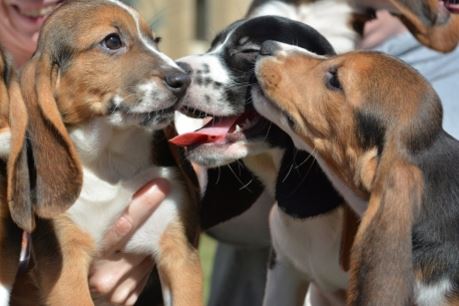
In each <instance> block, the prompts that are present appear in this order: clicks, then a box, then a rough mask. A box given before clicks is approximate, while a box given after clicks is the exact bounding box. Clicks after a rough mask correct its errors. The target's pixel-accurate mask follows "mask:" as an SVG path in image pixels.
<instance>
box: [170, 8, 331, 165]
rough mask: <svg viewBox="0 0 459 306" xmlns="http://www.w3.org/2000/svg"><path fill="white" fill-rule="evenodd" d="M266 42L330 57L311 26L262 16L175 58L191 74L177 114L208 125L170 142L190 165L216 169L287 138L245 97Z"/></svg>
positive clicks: (324, 41) (236, 26) (326, 45)
mask: <svg viewBox="0 0 459 306" xmlns="http://www.w3.org/2000/svg"><path fill="white" fill-rule="evenodd" d="M268 39H273V40H277V41H282V42H287V43H291V44H295V45H298V46H300V47H302V48H306V49H308V50H311V51H313V52H315V53H318V54H334V51H333V48H332V47H331V46H330V44H329V43H328V42H327V40H326V39H325V38H324V37H323V36H321V35H320V34H319V33H318V32H317V31H315V30H314V29H312V28H311V27H309V26H307V25H305V24H302V23H299V22H295V21H291V20H289V19H286V18H282V17H273V16H264V17H258V18H253V19H249V20H245V21H238V22H235V23H233V24H232V25H230V26H229V27H228V28H227V29H225V30H224V31H223V32H221V33H220V34H219V35H217V37H216V38H215V39H214V41H213V42H212V46H211V48H210V50H209V51H208V52H207V53H205V54H201V55H193V56H188V57H185V58H182V59H180V62H182V63H183V64H184V65H187V66H188V69H189V71H191V74H192V81H191V85H190V87H189V89H188V91H187V93H186V95H185V96H184V97H183V99H182V102H181V108H180V110H181V111H182V112H183V113H185V114H187V115H189V116H192V117H207V118H208V119H207V120H210V122H208V123H207V125H206V126H205V127H204V128H201V129H198V130H197V131H195V132H192V133H185V134H184V135H182V136H181V137H179V138H176V139H174V140H173V142H174V143H176V144H179V145H184V146H187V147H188V150H187V152H188V158H189V159H190V160H192V161H195V162H197V163H200V164H202V165H203V166H206V167H215V166H220V165H223V164H227V163H229V162H232V161H234V160H237V159H240V158H244V157H246V156H247V155H250V154H256V153H260V152H261V151H264V150H266V149H269V148H270V147H272V146H273V145H279V144H282V143H283V142H284V141H285V139H288V138H287V137H284V136H283V133H281V132H280V131H279V130H278V129H277V128H275V127H272V126H271V124H270V123H269V122H268V121H266V120H264V119H262V118H261V117H260V116H259V115H258V114H257V112H256V111H255V110H254V108H253V106H252V101H251V98H250V87H251V85H252V84H253V83H254V82H255V79H254V70H253V69H254V65H255V60H256V58H257V56H258V54H259V51H260V46H261V44H262V42H263V41H265V40H268ZM178 123H180V121H179V122H178ZM176 124H177V123H176ZM178 129H179V133H180V132H181V131H180V127H179V128H178Z"/></svg>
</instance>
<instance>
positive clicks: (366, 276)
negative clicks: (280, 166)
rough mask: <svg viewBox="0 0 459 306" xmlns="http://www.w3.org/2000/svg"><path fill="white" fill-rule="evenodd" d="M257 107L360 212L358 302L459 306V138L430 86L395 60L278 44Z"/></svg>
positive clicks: (266, 52) (264, 63) (353, 278)
mask: <svg viewBox="0 0 459 306" xmlns="http://www.w3.org/2000/svg"><path fill="white" fill-rule="evenodd" d="M261 55H262V56H261V57H260V58H259V59H258V61H257V64H256V68H255V74H256V76H257V80H258V82H259V86H254V88H253V89H252V98H253V101H254V106H255V108H256V109H257V110H258V111H259V112H260V113H261V114H262V115H264V116H266V117H267V118H269V119H270V120H272V121H273V122H274V123H276V124H277V125H278V126H279V127H281V128H282V130H284V131H285V132H286V133H287V134H288V135H289V136H290V137H291V138H292V140H293V141H294V143H295V145H296V146H297V147H298V148H300V149H304V150H307V151H308V152H311V153H313V154H314V156H315V157H316V158H317V161H318V163H319V164H320V166H321V167H322V169H323V170H324V172H325V173H326V174H327V176H328V177H329V178H330V180H331V181H332V182H333V184H334V186H335V187H336V188H337V189H338V190H339V191H340V192H341V194H342V195H343V196H344V197H345V198H346V200H347V202H348V203H349V204H350V205H354V209H356V210H359V209H360V207H356V206H355V202H353V201H352V197H353V198H360V199H362V201H365V202H366V201H368V208H367V209H366V211H362V222H361V225H360V227H359V229H358V233H357V235H356V240H355V243H354V246H353V250H352V258H351V259H352V260H351V274H350V289H349V294H348V302H347V303H348V305H413V304H414V305H419V306H434V305H458V303H459V291H458V288H459V286H458V285H459V284H458V279H459V278H458V275H459V274H458V273H459V272H458V271H459V266H458V262H459V261H458V259H459V258H458V256H457V254H459V252H458V251H459V234H458V232H459V229H458V224H459V212H458V210H457V208H456V207H457V205H458V204H459V200H458V199H459V197H458V196H459V178H458V176H457V173H458V171H459V166H458V163H457V160H458V159H459V142H458V141H457V140H455V139H453V138H452V137H451V136H449V135H448V134H447V133H446V132H445V131H444V130H443V129H442V127H441V126H442V125H441V123H442V108H441V104H440V101H439V98H438V96H437V94H436V93H435V91H434V90H433V89H432V87H431V86H430V84H429V83H428V82H427V81H426V80H425V79H424V78H423V77H422V76H420V75H419V74H418V73H417V72H416V71H415V70H414V69H412V68H411V67H409V66H408V65H406V64H404V63H402V62H401V61H399V60H397V59H395V58H392V57H389V56H387V55H383V54H379V53H371V52H351V53H347V54H344V55H342V56H331V57H323V56H319V55H316V54H313V53H311V52H308V51H306V50H304V49H300V48H297V47H294V46H290V45H285V44H280V43H277V42H273V41H267V42H265V43H264V44H263V46H262V48H261Z"/></svg>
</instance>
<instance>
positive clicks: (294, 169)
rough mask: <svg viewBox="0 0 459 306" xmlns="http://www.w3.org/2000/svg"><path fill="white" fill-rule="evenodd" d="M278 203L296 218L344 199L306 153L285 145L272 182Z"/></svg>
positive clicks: (322, 210) (332, 207) (336, 203)
mask: <svg viewBox="0 0 459 306" xmlns="http://www.w3.org/2000/svg"><path fill="white" fill-rule="evenodd" d="M276 200H277V204H278V205H279V207H280V208H281V209H282V210H283V211H284V212H286V213H287V214H289V215H290V216H293V217H297V218H308V217H313V216H317V215H319V214H322V213H326V212H328V211H330V210H331V209H334V208H336V207H338V206H339V205H341V204H343V203H344V200H343V198H342V197H341V196H340V195H339V194H338V192H336V190H335V188H334V187H333V186H332V184H331V183H330V181H329V180H328V178H327V177H326V175H325V174H324V173H323V171H322V169H321V168H320V166H319V165H318V163H317V162H316V160H315V159H314V157H312V156H311V155H310V154H309V153H306V152H305V151H300V150H297V149H295V148H293V146H289V148H288V149H286V151H285V153H284V156H283V158H282V164H281V167H280V170H279V174H278V177H277V182H276Z"/></svg>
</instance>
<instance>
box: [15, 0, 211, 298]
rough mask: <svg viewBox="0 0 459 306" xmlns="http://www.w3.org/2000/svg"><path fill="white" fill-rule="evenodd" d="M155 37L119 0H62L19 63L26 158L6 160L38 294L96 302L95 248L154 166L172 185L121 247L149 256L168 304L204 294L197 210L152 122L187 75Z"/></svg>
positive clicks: (159, 121) (164, 114) (161, 120)
mask: <svg viewBox="0 0 459 306" xmlns="http://www.w3.org/2000/svg"><path fill="white" fill-rule="evenodd" d="M156 40H157V39H156V38H155V37H154V36H153V35H152V34H151V32H150V30H149V28H148V26H147V24H146V23H145V22H144V21H142V20H141V19H140V17H139V15H138V13H137V12H135V11H134V10H132V9H131V8H129V7H127V6H125V5H124V4H122V3H121V2H118V1H109V0H96V1H89V0H86V1H84V0H82V1H69V2H67V3H66V4H64V5H62V6H61V7H60V8H59V9H58V10H56V11H55V13H53V14H52V15H51V16H50V17H49V19H48V20H47V22H46V23H45V25H44V27H43V29H42V32H41V33H40V37H39V41H38V48H37V51H36V53H35V54H34V56H33V58H32V59H31V60H30V61H29V62H28V63H27V65H26V66H25V67H24V69H23V72H22V75H21V88H22V92H23V96H24V100H25V103H26V106H27V110H28V113H29V119H30V120H29V126H28V129H27V142H26V145H25V146H24V148H23V151H22V153H21V154H25V156H26V157H27V163H26V167H23V166H24V165H23V164H20V163H19V161H20V158H18V159H17V160H14V161H17V162H16V163H14V162H12V164H13V166H15V170H16V172H15V174H16V175H15V177H14V178H13V179H12V183H13V185H12V186H11V188H13V189H14V191H15V194H14V196H13V197H12V201H15V203H13V204H12V205H15V206H17V207H19V208H21V209H22V210H21V209H19V208H18V209H17V210H16V212H14V213H13V214H12V216H13V219H14V221H15V222H16V223H17V224H18V225H20V226H21V227H22V228H23V229H26V230H27V231H29V232H31V231H33V230H34V229H35V230H34V231H33V232H32V240H33V254H32V256H33V260H34V262H35V265H36V269H34V270H35V271H34V273H35V275H34V277H35V278H36V279H37V282H38V285H39V289H40V291H41V295H42V296H43V300H44V302H45V304H46V305H55V306H62V305H66V306H68V305H78V306H83V305H85V306H86V305H94V302H93V300H92V298H91V295H90V292H89V287H88V281H87V279H88V275H87V274H88V267H89V264H90V262H91V259H92V257H93V256H94V255H95V254H96V253H97V252H98V251H100V250H102V249H103V248H104V245H102V244H101V239H102V237H103V235H104V233H105V231H106V230H107V229H108V227H109V226H111V225H112V224H113V223H114V222H115V221H116V220H117V218H118V217H119V216H120V214H121V213H123V211H124V209H125V208H126V206H127V204H128V203H129V201H130V199H131V198H132V196H133V194H134V193H135V192H136V191H137V190H138V189H139V188H140V187H142V186H143V185H144V184H145V183H146V182H148V181H149V180H151V179H153V178H156V177H165V178H167V179H168V180H169V181H170V184H171V192H170V195H169V196H168V197H167V198H166V199H165V200H164V201H163V202H162V204H161V205H160V207H159V208H158V209H157V210H156V211H155V213H154V214H153V215H151V216H150V217H149V218H148V219H147V220H146V221H145V223H144V224H143V225H142V226H141V227H140V228H139V229H138V230H137V231H136V232H135V233H134V234H133V236H132V237H131V238H130V240H129V241H128V242H127V244H126V246H125V248H124V249H123V251H124V252H132V253H140V254H146V255H151V256H152V257H154V259H155V261H156V264H157V267H158V271H159V274H160V278H161V281H162V286H163V294H164V300H165V304H166V305H175V306H177V305H182V306H185V305H187V306H188V305H202V303H203V301H202V288H201V283H202V280H201V270H200V263H199V258H198V254H197V251H196V249H195V248H194V247H193V244H192V242H193V241H194V239H195V238H196V235H197V230H198V226H197V225H198V223H197V217H196V214H197V210H196V209H195V208H194V207H193V203H192V202H191V201H190V199H189V197H188V195H187V192H186V190H185V187H184V184H183V182H182V180H181V178H180V176H179V174H178V172H177V170H176V168H175V167H173V166H170V167H163V166H161V164H160V160H161V159H162V158H161V156H160V155H159V152H160V151H164V149H165V147H164V145H166V144H165V143H161V140H165V139H164V135H163V134H162V132H161V131H160V129H162V128H164V127H165V126H167V125H168V124H169V123H170V122H171V120H172V118H173V113H174V107H175V104H176V103H177V101H178V99H179V98H180V97H181V96H182V95H183V94H184V93H185V90H186V88H187V86H188V84H189V82H190V80H189V77H188V75H187V74H186V73H185V72H184V71H183V70H182V69H181V68H180V67H178V66H177V65H176V64H175V63H174V61H172V60H171V59H170V58H168V57H167V56H165V55H164V54H162V53H160V52H159V51H158V49H157V46H156ZM166 148H167V146H166ZM19 157H21V156H19ZM80 190H81V191H80ZM26 195H28V196H29V197H27V198H26V199H23V198H25V197H26ZM21 196H22V198H21ZM65 211H66V212H65ZM59 212H61V213H63V212H65V213H64V214H61V215H60V216H59V217H56V214H58V213H59ZM36 302H37V303H38V301H36ZM112 302H114V303H123V302H124V301H112Z"/></svg>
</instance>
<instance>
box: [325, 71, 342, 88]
mask: <svg viewBox="0 0 459 306" xmlns="http://www.w3.org/2000/svg"><path fill="white" fill-rule="evenodd" d="M325 84H326V85H327V88H328V89H331V90H343V87H342V86H341V83H340V81H339V78H338V69H337V68H332V69H330V70H328V71H327V73H326V74H325Z"/></svg>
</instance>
